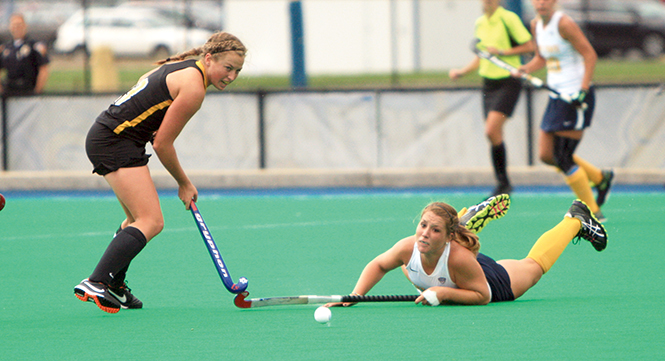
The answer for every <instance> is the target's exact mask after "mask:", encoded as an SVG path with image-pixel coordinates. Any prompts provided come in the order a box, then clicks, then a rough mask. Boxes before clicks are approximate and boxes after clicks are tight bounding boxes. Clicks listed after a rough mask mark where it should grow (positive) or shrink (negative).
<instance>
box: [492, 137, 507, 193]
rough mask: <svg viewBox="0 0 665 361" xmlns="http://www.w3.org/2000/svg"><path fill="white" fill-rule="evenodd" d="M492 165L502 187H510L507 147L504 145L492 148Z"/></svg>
mask: <svg viewBox="0 0 665 361" xmlns="http://www.w3.org/2000/svg"><path fill="white" fill-rule="evenodd" d="M492 164H493V165H494V176H495V177H496V180H497V181H498V182H499V184H501V185H509V184H510V181H509V180H508V171H506V164H507V162H506V147H505V145H504V144H503V143H501V144H499V145H493V146H492Z"/></svg>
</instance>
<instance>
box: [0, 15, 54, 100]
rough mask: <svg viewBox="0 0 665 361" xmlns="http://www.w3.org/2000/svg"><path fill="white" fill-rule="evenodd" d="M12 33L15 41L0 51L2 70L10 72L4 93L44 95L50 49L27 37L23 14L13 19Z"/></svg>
mask: <svg viewBox="0 0 665 361" xmlns="http://www.w3.org/2000/svg"><path fill="white" fill-rule="evenodd" d="M9 32H10V33H11V34H12V40H10V41H9V42H7V43H5V44H3V45H2V48H1V49H0V69H4V70H5V72H6V75H5V77H4V79H3V80H2V87H0V92H2V93H3V94H4V95H21V94H39V93H41V92H42V91H43V90H44V85H46V81H47V80H48V75H49V74H48V63H49V59H48V55H47V53H46V50H47V49H46V45H45V44H44V43H42V42H38V41H34V40H31V39H30V38H29V37H28V36H27V35H26V34H27V25H26V24H25V19H24V18H23V15H21V14H13V15H12V16H11V17H10V19H9Z"/></svg>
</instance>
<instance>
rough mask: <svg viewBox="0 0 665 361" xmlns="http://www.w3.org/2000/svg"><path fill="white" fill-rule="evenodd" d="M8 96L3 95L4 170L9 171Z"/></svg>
mask: <svg viewBox="0 0 665 361" xmlns="http://www.w3.org/2000/svg"><path fill="white" fill-rule="evenodd" d="M8 121H9V120H8V119H7V96H5V95H2V170H5V171H6V170H9V155H8V154H7V153H8V151H9V144H7V141H8V140H9V135H8V134H7V128H9V127H8V126H7V122H8Z"/></svg>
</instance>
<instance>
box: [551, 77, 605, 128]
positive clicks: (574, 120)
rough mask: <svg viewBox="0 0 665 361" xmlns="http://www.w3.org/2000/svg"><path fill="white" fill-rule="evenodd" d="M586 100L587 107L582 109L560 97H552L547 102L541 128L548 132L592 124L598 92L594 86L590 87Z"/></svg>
mask: <svg viewBox="0 0 665 361" xmlns="http://www.w3.org/2000/svg"><path fill="white" fill-rule="evenodd" d="M584 102H585V103H586V104H587V108H586V109H584V110H582V109H579V108H576V107H574V106H572V105H570V104H568V103H566V102H564V101H563V100H561V99H559V98H551V97H550V101H549V103H547V108H546V109H545V115H543V121H542V122H541V123H540V129H542V130H543V131H544V132H547V133H553V132H558V131H561V130H583V129H585V128H588V127H589V126H591V118H593V109H594V108H595V106H596V92H595V91H594V89H593V87H591V88H589V94H587V96H586V98H585V99H584Z"/></svg>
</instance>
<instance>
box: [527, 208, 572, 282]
mask: <svg viewBox="0 0 665 361" xmlns="http://www.w3.org/2000/svg"><path fill="white" fill-rule="evenodd" d="M580 226H581V222H580V220H579V219H577V218H570V217H564V218H563V220H562V221H561V222H560V223H559V224H557V225H556V226H554V228H552V229H550V230H549V231H547V232H545V233H543V235H542V236H540V238H538V240H537V241H536V243H535V244H534V245H533V247H531V251H529V254H528V255H527V257H528V258H531V259H533V260H534V261H536V263H538V264H539V265H540V267H541V268H542V269H543V273H547V271H549V270H550V268H552V266H553V265H554V262H556V260H557V259H559V256H561V253H563V250H564V249H566V246H568V243H570V241H571V240H572V239H573V238H575V236H576V235H577V233H578V232H579V231H580Z"/></svg>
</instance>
